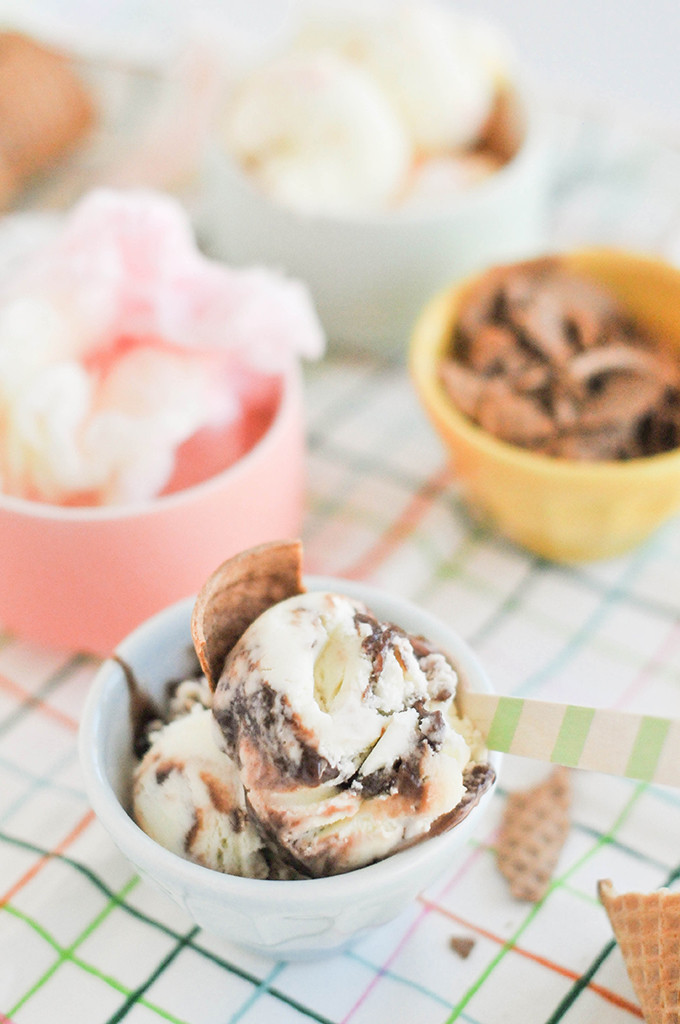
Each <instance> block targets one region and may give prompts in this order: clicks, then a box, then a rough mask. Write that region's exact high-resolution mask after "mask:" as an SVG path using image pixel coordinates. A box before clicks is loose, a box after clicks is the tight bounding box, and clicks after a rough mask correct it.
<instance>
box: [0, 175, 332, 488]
mask: <svg viewBox="0 0 680 1024" xmlns="http://www.w3.org/2000/svg"><path fill="white" fill-rule="evenodd" d="M322 349H323V335H322V331H321V327H320V325H319V322H318V319H317V317H316V314H315V312H314V309H313V306H312V302H311V299H310V297H309V295H308V293H307V291H306V289H305V288H304V286H303V285H302V284H300V283H299V282H295V281H290V280H286V279H284V278H283V277H282V276H280V275H278V274H277V273H275V272H273V271H271V272H270V271H267V270H263V269H259V268H253V269H246V270H233V269H231V268H228V267H226V266H224V265H222V264H219V263H216V262H213V261H210V260H208V259H207V258H206V257H204V256H203V255H202V254H201V253H200V252H199V251H198V249H197V247H196V244H195V241H194V238H193V233H192V230H191V225H190V223H189V220H188V218H187V216H186V214H185V213H184V211H183V209H182V208H181V206H180V205H179V203H177V202H176V201H175V200H173V199H171V198H170V197H166V196H162V195H160V194H156V193H152V192H147V191H130V192H112V191H108V190H98V191H96V192H93V193H91V194H90V195H88V196H87V197H85V198H84V199H83V200H82V201H81V202H80V203H79V204H78V205H77V206H76V208H75V209H74V210H73V211H72V213H71V214H70V215H68V216H67V217H66V218H65V220H64V221H63V222H61V223H59V224H58V226H57V227H56V228H55V229H54V231H53V233H52V234H51V236H50V238H49V240H47V241H46V242H45V241H44V240H43V242H42V244H41V245H39V246H38V247H36V248H35V249H34V250H33V251H32V252H31V253H30V254H28V255H25V258H24V259H22V260H21V261H20V262H19V263H15V264H14V265H13V266H12V271H11V273H8V274H7V275H5V276H4V278H3V281H2V283H1V285H0V489H1V490H2V491H4V492H5V493H8V494H13V495H17V496H19V497H23V498H28V499H30V500H36V501H47V502H51V503H59V504H70V505H78V504H84V505H92V504H121V503H126V502H130V501H138V500H145V499H148V498H150V497H153V496H155V495H157V494H158V493H160V492H162V491H163V488H164V487H165V486H166V485H167V484H168V482H169V481H170V480H171V478H172V475H173V471H174V469H175V465H176V457H177V454H178V452H179V451H180V449H181V447H182V445H184V444H185V443H187V442H189V441H190V440H191V439H192V438H195V437H196V436H197V435H200V433H201V432H202V431H203V432H211V431H212V432H225V431H232V432H236V433H238V429H239V424H240V422H241V421H242V420H243V418H244V417H245V416H247V415H248V413H249V410H250V408H251V407H252V406H253V404H254V403H256V402H257V401H259V400H260V398H261V396H262V395H264V394H269V393H271V394H273V390H275V382H276V380H278V379H279V378H280V375H281V374H282V373H284V372H286V370H287V368H288V366H289V365H290V363H291V361H292V360H294V359H296V358H298V357H300V356H308V357H314V356H317V355H319V354H320V352H321V351H322Z"/></svg>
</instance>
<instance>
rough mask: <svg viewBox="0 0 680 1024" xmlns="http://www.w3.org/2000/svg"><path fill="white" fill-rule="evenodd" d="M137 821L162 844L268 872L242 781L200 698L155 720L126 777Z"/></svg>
mask: <svg viewBox="0 0 680 1024" xmlns="http://www.w3.org/2000/svg"><path fill="white" fill-rule="evenodd" d="M133 807H134V816H135V820H136V821H137V824H138V825H139V826H140V828H142V829H143V830H144V831H145V832H146V833H147V835H149V836H151V837H152V839H155V840H156V841H157V842H158V843H160V844H161V846H164V847H165V848H166V849H168V850H171V851H172V852H173V853H176V854H178V855H179V856H180V857H185V858H187V859H189V860H192V861H195V862H196V863H197V864H202V865H203V866H204V867H208V868H213V869H214V870H217V871H225V872H227V873H228V874H231V875H244V876H246V877H249V878H267V877H268V876H269V873H270V864H269V860H268V856H267V854H266V853H265V850H264V847H263V843H262V840H261V839H260V837H259V835H258V833H257V831H256V830H255V828H254V827H253V825H252V824H251V823H250V821H249V818H248V814H247V811H246V805H245V795H244V791H243V786H242V785H241V782H240V780H239V777H238V773H237V771H236V768H235V767H234V765H233V764H232V762H231V760H230V759H229V758H228V757H227V756H226V754H224V753H222V751H221V750H220V749H219V748H218V747H217V745H216V744H215V742H214V739H213V720H212V715H211V713H210V710H209V709H207V708H204V707H200V706H199V705H196V706H194V708H193V709H192V710H191V711H190V712H189V713H188V714H184V715H181V716H179V717H177V718H175V719H174V720H173V721H170V722H168V723H167V724H166V725H164V726H162V728H160V729H159V731H158V732H157V733H156V734H155V735H154V736H153V739H152V743H151V746H150V747H149V750H148V751H147V753H146V754H145V755H144V757H143V758H142V760H141V761H140V763H139V764H138V766H137V768H136V770H135V775H134V781H133Z"/></svg>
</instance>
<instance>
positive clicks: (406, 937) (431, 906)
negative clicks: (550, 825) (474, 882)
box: [340, 847, 482, 1024]
mask: <svg viewBox="0 0 680 1024" xmlns="http://www.w3.org/2000/svg"><path fill="white" fill-rule="evenodd" d="M481 850H482V848H481V847H477V848H476V849H475V850H473V851H472V853H471V854H470V856H469V857H467V858H466V859H465V861H464V863H463V864H461V866H460V868H459V869H458V871H456V872H454V874H453V875H452V877H451V878H450V879H449V881H448V882H447V884H446V886H445V887H444V889H443V890H442V895H443V894H444V893H447V892H448V891H449V889H451V888H452V887H453V886H454V885H455V884H456V883H457V882H459V881H460V879H461V878H462V877H463V875H464V874H466V873H467V871H468V870H469V869H470V867H471V865H472V864H473V863H474V861H475V860H476V859H477V858H478V857H479V856H480V853H481ZM438 909H439V908H438V907H437V905H436V904H435V903H423V907H422V910H421V911H420V913H419V914H418V916H417V918H416V919H415V921H413V923H412V924H411V926H410V928H407V930H406V931H405V932H404V934H403V935H402V937H401V939H400V941H399V942H398V943H397V945H396V946H395V947H394V949H393V950H392V952H391V953H390V955H389V956H388V958H387V960H385V962H384V963H383V964H382V965H381V966H380V967H379V968H378V970H377V971H376V974H375V977H373V978H371V980H370V982H369V983H368V985H367V986H366V988H365V989H364V991H363V992H362V993H361V995H360V996H359V998H358V999H357V1001H356V1002H355V1004H354V1006H353V1007H352V1008H351V1009H350V1010H349V1012H348V1013H347V1015H346V1016H345V1017H343V1018H342V1020H341V1021H340V1024H348V1022H349V1021H350V1020H351V1019H352V1017H353V1016H354V1014H355V1013H356V1012H357V1010H358V1009H359V1008H360V1007H361V1006H362V1005H363V1004H364V1003H365V1002H366V1000H367V999H368V997H369V996H370V994H371V992H373V991H374V989H375V988H376V986H377V984H378V982H379V981H380V980H381V979H382V978H384V977H385V975H386V974H387V972H388V971H389V969H390V967H391V966H392V964H393V963H394V961H395V960H396V958H397V957H398V956H399V954H400V953H401V951H402V949H403V948H404V946H405V945H406V944H407V942H409V941H410V940H411V938H412V937H413V935H414V934H415V932H416V931H417V930H418V928H420V926H421V924H422V923H423V921H424V920H425V918H426V917H428V915H429V914H431V913H432V911H433V910H438Z"/></svg>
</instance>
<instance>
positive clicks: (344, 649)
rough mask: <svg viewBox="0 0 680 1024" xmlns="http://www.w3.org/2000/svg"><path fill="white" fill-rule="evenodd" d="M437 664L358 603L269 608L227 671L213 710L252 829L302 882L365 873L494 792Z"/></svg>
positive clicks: (306, 602)
mask: <svg viewBox="0 0 680 1024" xmlns="http://www.w3.org/2000/svg"><path fill="white" fill-rule="evenodd" d="M456 685H457V677H456V673H455V671H454V669H453V668H452V666H451V665H450V664H449V662H448V661H447V660H446V658H445V657H444V655H443V654H441V653H438V652H434V651H432V650H431V648H430V647H429V645H427V643H426V642H424V641H422V640H420V639H419V638H418V639H416V638H414V639H411V638H410V637H409V636H408V635H407V634H406V633H405V632H404V631H403V630H401V629H400V628H398V627H397V626H395V625H393V624H391V623H382V622H380V621H379V620H378V619H377V618H375V616H373V615H372V614H371V613H370V611H369V610H368V609H367V608H366V607H365V606H364V605H363V604H361V603H360V602H357V601H353V600H351V599H350V598H348V597H345V596H343V595H339V594H334V593H325V592H312V593H303V594H300V595H297V596H294V597H292V598H289V599H287V600H286V601H283V602H279V603H278V604H276V605H273V606H272V607H271V608H270V609H268V610H267V611H266V612H264V613H263V614H262V615H261V616H260V617H259V618H258V619H257V620H256V621H255V622H254V623H253V624H252V625H251V626H250V627H249V628H248V629H247V630H246V632H245V633H244V635H243V636H242V637H241V639H240V640H239V641H238V643H237V644H236V645H235V647H234V648H233V650H232V651H231V653H230V654H229V656H228V657H227V659H226V662H225V666H224V670H223V672H222V675H221V677H220V680H219V682H218V684H217V688H216V691H215V695H214V700H213V714H214V717H215V720H216V722H217V724H218V725H219V726H220V728H221V730H222V745H223V749H224V750H225V752H226V753H227V754H228V755H229V756H230V757H231V758H232V759H233V760H234V761H235V763H236V764H237V765H238V769H239V774H240V777H241V779H242V781H243V785H244V789H245V791H246V794H247V799H248V810H249V814H250V816H251V818H252V819H253V820H254V821H255V823H256V826H257V828H258V829H259V830H260V832H261V833H262V834H263V835H266V836H267V837H268V838H269V839H270V840H272V839H274V840H275V842H276V844H277V846H278V848H279V849H280V851H281V853H282V855H283V856H285V858H286V859H287V860H288V861H289V862H292V863H294V864H295V865H296V866H297V868H298V870H300V871H303V872H307V873H310V874H312V875H320V874H329V873H337V872H339V871H346V870H349V869H351V868H353V867H357V866H359V865H360V864H365V863H370V862H371V861H373V860H377V859H379V858H381V857H384V856H387V855H388V854H390V853H393V852H395V851H396V850H398V849H401V848H403V847H404V846H407V845H411V844H412V843H413V842H416V841H419V840H420V839H422V838H423V837H424V836H425V835H428V834H430V833H431V832H432V831H435V832H436V831H440V830H442V829H443V828H444V827H449V826H446V825H445V822H446V821H447V820H449V816H450V815H451V813H452V811H453V809H455V820H460V819H461V818H462V817H464V816H465V814H466V813H467V811H468V810H469V809H470V807H471V806H473V804H474V802H476V800H477V799H479V797H480V796H481V793H482V792H483V791H484V789H486V788H487V787H488V786H489V785H490V784H491V782H492V780H493V771H492V769H491V768H490V767H489V766H488V765H484V767H483V768H482V767H480V768H479V770H478V771H477V772H476V773H474V774H471V773H470V771H469V770H468V766H469V765H470V762H472V763H473V764H474V763H476V759H477V757H479V750H475V747H478V746H479V741H478V738H477V737H475V735H474V730H473V728H472V726H471V725H470V723H469V722H465V721H464V720H463V719H461V718H460V717H459V716H458V714H457V710H456V705H455V692H456Z"/></svg>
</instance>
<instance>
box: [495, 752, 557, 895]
mask: <svg viewBox="0 0 680 1024" xmlns="http://www.w3.org/2000/svg"><path fill="white" fill-rule="evenodd" d="M571 800H572V785H571V774H570V772H569V771H568V770H567V769H566V768H556V769H555V770H554V771H553V772H552V773H551V774H550V776H549V777H548V778H547V779H545V780H544V781H543V782H541V783H539V785H537V786H534V787H532V788H531V789H527V790H522V791H519V792H516V793H511V794H510V796H509V797H508V802H507V804H506V807H505V812H504V815H503V821H502V823H501V829H500V834H499V837H498V844H497V859H498V867H499V869H500V871H501V874H503V875H504V876H505V877H506V878H507V880H508V882H509V883H510V892H511V893H512V895H513V896H514V898H515V899H517V900H527V901H530V902H534V903H535V902H537V901H538V900H540V899H542V898H543V896H544V895H545V893H546V892H547V890H548V886H549V885H550V880H551V878H552V875H553V871H554V869H555V865H556V864H557V860H558V857H559V855H560V851H561V850H562V847H563V845H564V842H565V840H566V838H567V835H568V834H569V828H570V824H571V818H570V810H571Z"/></svg>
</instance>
